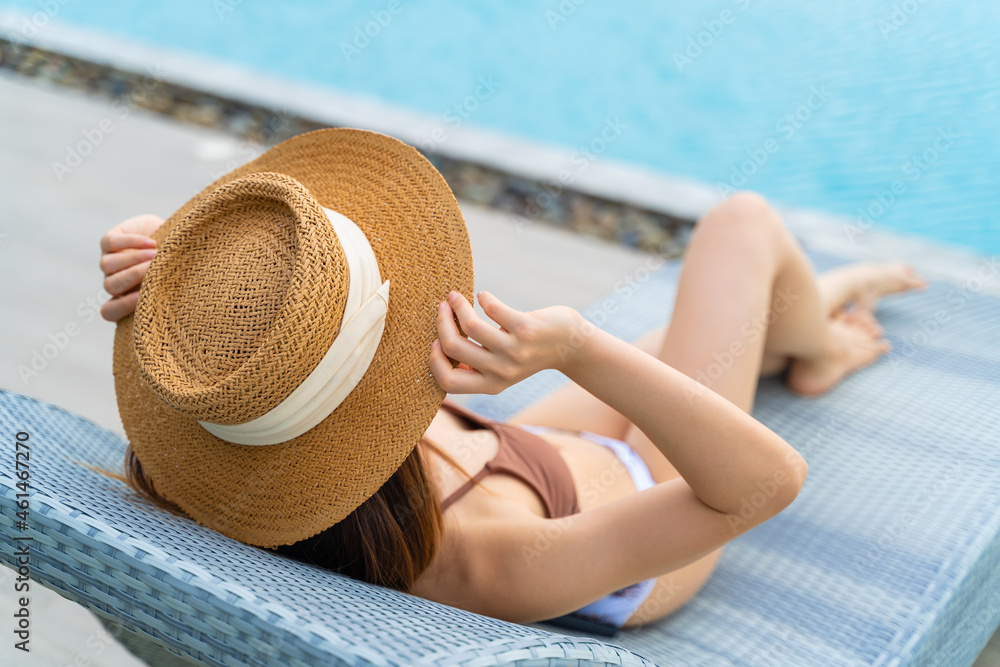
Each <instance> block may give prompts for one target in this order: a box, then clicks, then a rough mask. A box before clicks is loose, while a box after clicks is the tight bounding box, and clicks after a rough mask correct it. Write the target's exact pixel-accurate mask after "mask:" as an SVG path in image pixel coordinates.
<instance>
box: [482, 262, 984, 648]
mask: <svg viewBox="0 0 1000 667" xmlns="http://www.w3.org/2000/svg"><path fill="white" fill-rule="evenodd" d="M808 254H809V256H810V259H811V260H812V263H813V265H814V266H815V267H816V269H817V271H822V270H824V269H827V268H831V267H833V266H836V265H838V264H843V263H845V262H846V261H847V260H845V259H844V258H840V257H833V256H830V255H826V254H823V253H819V252H815V251H809V252H808ZM996 259H1000V258H996ZM980 269H981V271H980V272H979V277H980V278H981V277H983V276H986V277H987V278H986V279H987V280H992V281H993V284H994V285H995V284H997V282H1000V263H997V262H996V261H994V262H992V263H990V262H989V261H984V262H983V263H982V264H981V265H979V266H972V267H970V270H969V276H970V280H969V281H968V282H967V283H965V284H957V285H955V284H951V283H945V282H934V281H932V282H931V285H930V286H929V287H928V289H926V290H924V291H922V292H913V293H907V294H901V295H895V296H893V297H890V298H888V299H886V300H884V301H882V302H881V303H880V305H879V310H878V316H879V319H880V321H881V322H882V324H883V325H884V327H885V331H886V337H887V338H888V339H889V340H890V341H891V342H892V343H893V350H892V352H890V353H889V355H887V356H886V357H885V358H883V359H881V360H879V361H878V362H877V363H876V364H874V365H873V366H871V367H869V368H867V369H865V370H863V371H862V372H859V373H857V374H855V375H852V376H849V377H848V378H847V379H846V380H845V381H844V382H842V383H841V384H839V385H838V386H836V387H834V389H833V390H832V391H830V392H829V393H828V394H826V395H824V396H822V397H820V398H816V399H806V398H799V397H795V396H793V395H792V394H790V393H789V392H788V391H787V390H786V389H785V388H784V387H783V385H782V383H781V381H780V380H779V379H777V378H774V379H767V380H763V381H761V382H760V385H759V390H758V397H757V402H756V404H755V406H754V416H755V417H756V418H757V419H759V420H760V421H762V422H763V423H764V424H766V425H767V426H769V427H770V428H772V429H773V430H774V431H775V432H777V433H778V434H779V435H781V436H782V437H783V438H785V440H787V441H788V442H789V443H790V444H791V445H792V446H794V447H796V448H797V449H798V450H799V451H800V452H801V453H802V454H803V455H804V456H805V458H806V460H807V461H808V463H809V475H808V479H807V480H806V483H805V486H804V487H803V489H802V492H801V493H800V494H799V497H798V498H797V499H796V500H795V502H794V503H793V504H792V505H791V506H790V507H789V508H788V509H786V510H785V511H784V512H782V513H781V514H780V515H778V516H777V517H775V518H774V519H772V520H770V521H768V522H767V523H765V524H763V525H761V526H760V527H758V528H756V529H754V530H752V531H750V532H748V533H747V534H745V535H743V536H740V537H739V538H737V539H736V540H734V541H733V542H732V543H730V544H729V545H728V546H727V547H726V549H725V550H724V551H723V556H722V558H721V560H720V563H719V566H718V568H717V570H716V571H715V573H714V574H713V575H712V577H711V578H710V579H709V581H708V583H707V584H706V585H705V587H704V588H703V589H702V590H701V591H700V592H699V593H698V594H697V595H696V596H695V598H694V599H693V600H692V601H691V602H690V603H688V604H687V605H686V606H685V607H684V608H682V609H681V610H680V611H679V612H678V613H676V614H674V615H673V616H672V617H670V618H669V619H666V620H664V621H662V622H660V623H657V624H655V625H652V626H650V627H646V628H642V629H638V630H630V631H626V632H623V633H620V634H618V635H617V636H616V637H615V638H614V641H615V643H616V644H618V645H621V646H624V647H626V648H629V649H632V650H633V651H635V652H637V653H639V654H641V655H643V656H645V657H647V658H650V659H652V660H654V661H655V662H657V663H658V664H661V665H713V666H714V665H788V666H802V665H947V666H949V667H951V666H953V665H955V666H961V665H971V664H972V663H973V662H974V661H975V659H976V656H977V655H978V654H979V653H980V651H982V649H983V647H984V646H985V645H986V643H987V641H988V640H989V637H990V635H991V634H992V633H993V632H994V630H996V628H997V625H998V624H1000V299H997V298H995V297H991V296H988V295H985V294H983V293H982V284H983V283H981V282H979V281H978V280H977V279H976V278H975V277H973V276H975V275H976V272H977V271H978V270H980ZM679 270H680V266H679V264H676V263H672V264H670V265H668V266H665V267H663V268H662V269H661V270H658V271H657V272H656V273H655V274H653V275H652V276H651V277H648V278H646V277H644V276H642V275H637V276H636V277H635V278H636V280H635V281H634V282H633V284H632V288H634V287H637V288H638V289H632V288H630V287H628V286H624V287H623V288H622V289H621V290H619V292H618V293H617V294H615V295H612V297H613V299H614V306H613V307H610V308H609V307H607V306H598V304H595V306H594V307H593V308H592V309H590V310H584V311H582V312H583V313H584V315H588V314H589V315H590V316H591V318H592V321H593V322H595V323H596V324H599V325H602V328H605V329H607V330H608V331H610V332H611V333H613V334H614V335H616V336H618V337H619V338H622V339H624V340H634V339H636V338H638V337H639V336H640V335H641V334H643V333H645V332H646V331H649V330H651V329H653V328H655V327H657V326H659V325H662V324H664V323H666V322H667V321H668V320H669V314H670V311H671V309H672V305H673V300H674V294H675V290H676V280H677V276H678V275H679ZM603 302H604V301H603V300H602V301H601V303H603ZM612 311H613V313H614V314H613V315H608V316H607V320H608V321H607V322H606V323H604V314H605V313H606V312H612ZM602 323H603V324H602ZM935 324H936V326H935ZM564 382H566V379H565V377H564V376H562V375H561V374H559V373H557V372H555V371H545V372H543V373H539V374H537V375H535V376H533V377H531V378H528V379H527V380H525V381H524V382H522V383H520V384H519V385H518V386H517V387H516V391H511V390H508V391H507V392H504V393H503V394H499V395H497V396H488V395H481V396H476V397H474V398H472V399H471V400H470V401H469V402H468V403H467V404H466V405H467V406H468V407H469V408H471V409H473V410H476V411H478V412H481V413H483V414H485V415H487V416H489V417H491V418H494V419H506V418H508V417H510V416H512V415H513V414H514V413H516V412H518V411H519V410H521V409H523V408H524V407H526V406H527V405H530V404H531V403H533V402H534V401H536V400H538V399H539V398H541V397H542V396H544V395H546V394H548V393H549V392H551V391H553V390H554V389H556V388H558V387H559V386H560V385H562V384H563V383H564ZM532 625H533V626H534V627H549V626H547V625H545V624H532ZM564 632H569V631H565V630H564Z"/></svg>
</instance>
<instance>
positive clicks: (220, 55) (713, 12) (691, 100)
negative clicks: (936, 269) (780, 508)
mask: <svg viewBox="0 0 1000 667" xmlns="http://www.w3.org/2000/svg"><path fill="white" fill-rule="evenodd" d="M0 7H9V8H13V9H17V10H20V11H23V12H28V13H29V14H34V15H38V14H39V13H40V12H41V13H42V14H45V15H48V16H51V17H52V18H51V20H52V21H55V22H62V23H65V24H69V25H74V26H82V27H87V28H90V29H93V30H95V31H100V32H104V33H107V34H109V35H113V36H116V37H119V38H122V37H123V38H127V39H131V40H136V41H141V42H144V43H148V44H152V45H158V46H164V47H169V48H173V49H180V50H186V51H189V52H194V53H198V54H203V55H205V56H209V57H212V58H216V59H220V60H224V61H231V62H235V63H239V64H243V65H245V66H248V67H252V68H255V69H257V70H259V71H262V72H265V73H269V74H272V75H279V76H281V77H284V78H287V79H294V80H298V81H303V82H309V83H314V84H319V85H322V86H326V87H332V88H338V89H343V90H346V91H351V92H353V93H356V94H365V95H370V96H375V97H379V98H382V99H384V100H387V101H389V102H391V103H394V104H398V105H401V106H404V107H407V108H411V109H416V110H419V111H421V112H424V113H429V114H432V115H434V116H437V117H440V119H441V126H442V128H444V130H445V134H447V130H448V129H449V128H453V127H455V126H456V125H457V124H463V123H470V124H475V125H477V126H482V127H486V128H490V129H496V130H501V131H505V132H508V133H512V134H516V135H519V136H521V137H523V138H527V139H530V140H535V141H538V142H543V143H548V144H555V145H560V146H565V147H569V148H579V147H587V146H590V145H591V143H592V141H593V140H594V139H595V138H597V137H599V136H600V135H601V132H602V130H604V129H605V128H606V126H607V125H608V124H609V123H613V124H616V125H617V126H618V127H619V128H621V131H620V132H618V133H617V134H616V136H615V137H614V139H613V140H612V141H609V142H605V148H604V150H603V152H602V153H600V155H599V156H598V159H600V158H613V159H616V160H623V161H629V162H633V163H638V164H641V165H644V166H647V167H651V168H654V169H657V170H660V171H663V172H666V173H670V174H675V175H680V176H685V177H689V178H695V179H698V180H702V181H705V182H707V183H710V184H712V185H714V186H715V187H717V188H719V189H720V190H721V189H725V188H748V189H754V190H758V191H760V192H762V193H763V194H765V195H767V196H769V197H771V198H772V199H774V200H775V201H778V202H780V203H784V204H789V205H797V206H805V207H810V208H819V209H825V210H828V211H832V212H835V213H840V214H845V215H853V216H859V217H860V218H861V224H859V225H858V226H857V227H855V228H854V231H853V233H854V234H855V236H857V235H858V234H863V233H865V231H866V230H867V229H884V230H899V231H903V232H905V233H911V234H918V235H922V236H926V237H931V238H933V239H936V240H938V241H941V242H945V243H951V244H957V245H961V246H964V247H967V248H971V249H973V250H977V251H979V252H982V253H996V252H1000V221H998V217H997V213H996V211H997V210H998V208H1000V187H998V186H1000V136H998V131H997V130H998V127H1000V109H998V102H1000V40H998V39H997V38H996V35H997V34H998V32H1000V31H998V28H1000V3H997V2H995V0H971V1H970V2H966V3H946V2H941V1H939V0H891V1H890V0H882V1H876V0H845V1H844V2H840V3H804V2H793V1H792V0H773V1H771V2H759V1H757V0H711V1H706V2H700V3H656V2H643V3H629V4H625V3H599V2H588V1H586V0H547V1H545V2H540V3H510V2H501V1H500V0H484V1H482V2H478V3H462V2H457V1H456V0H425V1H422V2H409V1H407V0H387V1H385V2H382V1H379V2H359V1H349V2H348V1H343V0H342V1H339V2H335V3H333V2H319V1H318V0H291V1H288V2H281V3H276V2H275V3H265V2H260V1H257V2H254V1H252V0H171V2H169V3H138V2H128V3H126V2H121V1H109V2H101V3H98V2H79V1H75V0H0ZM40 29H41V30H44V27H41V28H40ZM433 141H434V140H433V139H432V138H431V137H428V138H427V142H428V143H431V144H432V143H433ZM600 144H601V142H595V145H597V146H600ZM570 166H571V165H567V167H570ZM850 233H851V232H849V231H845V234H850Z"/></svg>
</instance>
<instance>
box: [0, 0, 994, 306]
mask: <svg viewBox="0 0 1000 667" xmlns="http://www.w3.org/2000/svg"><path fill="white" fill-rule="evenodd" d="M50 18H51V17H50ZM25 21H29V22H28V23H25ZM30 27H33V24H31V22H30V19H29V17H28V15H26V14H23V13H19V12H15V11H11V10H0V71H5V70H6V71H14V72H16V73H18V74H20V75H24V76H29V77H35V78H40V79H44V80H47V81H50V82H53V83H56V84H59V85H65V86H69V87H73V88H77V89H83V90H85V91H87V92H90V93H95V94H100V95H104V96H107V97H112V98H116V99H126V95H125V94H126V93H127V96H128V101H129V103H131V104H134V105H135V106H139V107H143V108H146V109H149V110H152V111H155V112H158V113H163V114H166V115H170V116H171V117H173V118H175V119H177V120H180V121H182V122H189V123H195V124H199V125H203V126H209V127H214V128H216V129H220V130H223V131H226V132H228V133H231V134H235V135H237V136H239V137H242V138H243V139H245V140H247V141H248V142H251V143H252V144H259V145H261V146H263V147H266V146H267V145H270V144H274V143H278V142H280V141H282V140H284V139H286V138H288V137H290V136H294V135H295V134H299V133H301V132H305V131H309V130H312V129H318V128H320V127H331V126H332V127H361V128H365V129H369V130H373V131H376V132H382V133H384V134H388V135H390V136H394V137H396V138H398V139H400V140H402V141H404V142H406V143H408V144H410V145H413V146H415V147H417V148H418V149H419V150H421V152H422V153H423V154H424V155H425V156H426V157H427V158H428V159H429V160H430V161H431V163H432V164H434V166H435V167H436V168H437V169H438V170H439V171H440V172H441V173H442V175H443V176H444V177H445V179H446V181H448V184H449V186H450V187H451V188H452V190H453V192H454V193H455V196H456V197H457V198H458V199H461V200H466V201H470V202H474V203H478V204H483V205H486V206H490V207H492V208H495V209H498V210H501V211H505V212H507V213H509V214H510V215H511V217H512V219H513V220H514V221H515V223H516V224H518V225H523V224H526V222H527V223H535V222H538V223H542V224H549V225H555V226H558V227H563V228H567V229H571V230H573V231H576V232H579V233H583V234H586V235H590V236H596V237H599V238H603V239H606V240H608V241H611V242H614V243H619V244H622V245H624V246H626V247H630V248H632V249H634V250H638V251H645V252H651V253H654V254H659V255H664V256H667V257H679V256H681V255H682V253H683V248H684V246H685V244H686V240H687V236H688V234H689V233H690V229H691V226H692V225H693V224H694V222H695V221H696V220H697V219H698V217H700V216H701V215H702V214H703V213H704V212H705V211H707V210H708V209H709V208H711V207H712V206H714V205H715V204H717V203H718V202H720V201H722V199H723V195H722V194H721V193H719V192H718V191H717V190H716V189H715V188H713V187H711V186H709V185H707V184H705V183H701V182H698V181H695V180H690V179H684V178H679V177H676V176H672V175H669V174H665V173H662V172H658V171H655V170H651V169H648V168H645V167H641V166H638V165H635V164H630V163H625V162H620V161H616V160H611V159H607V158H603V157H600V155H599V154H595V153H596V150H595V151H594V152H593V153H591V154H590V155H587V154H585V153H584V154H581V152H580V151H577V150H572V149H567V148H564V147H559V146H554V145H546V144H542V143H539V142H529V141H526V140H523V139H520V138H518V137H514V136H511V135H508V134H504V133H501V132H497V131H493V130H487V129H484V128H480V127H474V126H472V125H471V124H468V123H464V124H459V125H458V127H454V126H452V124H450V123H448V124H446V123H445V122H444V120H443V119H442V118H435V117H433V116H432V115H429V114H424V113H420V112H416V111H411V110H407V109H402V108H400V107H397V106H394V105H391V104H388V103H386V102H383V101H381V100H378V99H375V98H370V97H365V96H361V95H356V94H350V93H345V92H342V91H337V90H333V89H329V88H320V87H318V86H314V85H309V84H303V83H297V82H291V81H286V80H282V79H279V78H277V77H274V76H270V75H264V74H260V73H258V72H255V71H252V70H250V69H248V68H244V67H241V66H237V65H231V64H226V63H221V62H218V61H215V60H211V59H208V58H202V57H197V56H192V55H188V54H185V53H179V52H175V51H172V50H168V49H162V48H153V47H147V46H142V45H138V44H135V43H131V42H127V41H125V40H121V39H118V38H111V37H107V36H104V35H98V34H96V33H95V32H93V31H91V30H87V29H81V28H75V27H69V26H65V25H59V24H58V23H56V22H52V21H49V20H48V19H46V24H45V25H44V26H42V27H41V28H38V29H36V30H35V31H34V34H32V35H31V36H30V38H29V37H28V36H27V33H28V32H30V31H29V30H27V28H30ZM139 93H143V95H142V99H141V100H140V99H137V98H138V96H139ZM607 122H608V123H613V122H614V119H608V120H607ZM435 133H436V134H435ZM442 134H444V135H445V139H444V140H443V141H438V140H436V139H435V137H436V136H441V135H442ZM597 138H599V135H598V136H597V137H595V139H597ZM581 165H582V167H581ZM234 166H235V165H234ZM773 203H774V204H775V206H776V208H778V210H779V211H780V212H781V214H782V215H783V216H784V218H785V220H786V223H787V225H788V227H789V229H790V230H791V231H792V233H793V234H794V235H795V236H796V237H797V238H798V239H799V240H800V241H801V243H802V244H803V245H804V246H806V247H810V248H816V249H819V250H822V251H825V252H827V253H830V254H834V255H838V256H843V257H845V258H853V259H871V260H888V259H898V260H902V261H906V262H908V263H910V264H911V265H913V266H914V268H916V270H917V271H918V272H920V273H922V274H923V275H925V276H926V277H927V278H929V279H932V280H933V279H938V280H945V281H948V282H950V283H952V284H955V285H958V286H960V287H962V288H964V289H966V290H969V291H972V292H979V291H982V292H985V293H991V294H994V295H997V296H1000V256H998V255H992V256H985V255H979V254H976V253H974V252H971V251H966V250H964V249H962V248H959V247H956V246H948V245H943V244H940V243H934V242H931V241H927V240H924V239H922V238H919V237H913V236H907V235H903V234H899V233H896V232H890V231H886V230H884V229H880V228H879V227H878V224H877V222H872V221H870V220H865V221H862V220H860V219H858V218H853V217H850V216H840V215H836V214H831V213H827V212H822V211H817V210H809V209H803V208H799V207H787V206H782V205H781V204H780V203H777V202H773Z"/></svg>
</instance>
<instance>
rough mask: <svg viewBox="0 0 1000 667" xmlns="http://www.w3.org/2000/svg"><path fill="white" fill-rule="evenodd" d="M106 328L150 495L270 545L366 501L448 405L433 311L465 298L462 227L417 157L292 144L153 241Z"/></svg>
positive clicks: (333, 142) (434, 176)
mask: <svg viewBox="0 0 1000 667" xmlns="http://www.w3.org/2000/svg"><path fill="white" fill-rule="evenodd" d="M153 238H154V239H156V241H157V244H158V252H157V254H156V257H155V258H154V259H153V261H152V263H151V265H150V267H149V271H148V273H147V274H146V277H145V278H144V279H143V282H142V284H141V288H140V293H139V302H138V305H137V307H136V311H135V313H134V314H133V315H130V316H128V317H126V318H124V319H122V320H121V321H120V322H119V323H118V328H117V330H116V332H115V345H114V375H115V391H116V393H117V396H118V408H119V412H120V413H121V417H122V423H123V425H124V428H125V433H126V435H127V436H128V438H129V440H130V441H131V444H132V448H133V450H134V451H135V454H136V456H137V457H138V459H139V461H140V462H141V463H142V466H143V468H144V469H145V471H146V472H147V474H148V475H149V476H150V478H151V479H152V480H153V483H154V484H155V485H156V488H157V490H158V491H159V492H160V493H162V494H163V495H165V496H166V497H167V498H168V499H169V500H171V501H173V502H174V503H176V504H177V505H179V506H180V507H181V508H182V509H183V510H184V511H185V512H186V513H187V514H188V515H189V516H191V517H192V518H194V519H195V520H197V521H198V522H200V523H202V524H204V525H206V526H208V527H209V528H212V529H214V530H217V531H219V532H220V533H223V534H225V535H228V536H229V537H232V538H234V539H237V540H240V541H242V542H245V543H248V544H253V545H257V546H263V547H275V546H278V545H282V544H291V543H293V542H296V541H299V540H302V539H305V538H307V537H311V536H312V535H315V534H316V533H319V532H320V531H322V530H324V529H326V528H328V527H330V526H331V525H333V524H335V523H337V522H338V521H340V520H341V519H343V518H344V517H345V516H347V515H348V514H350V513H351V512H352V511H354V509H355V508H357V507H358V506H359V505H360V504H361V503H362V502H364V501H365V500H366V499H367V498H369V497H370V496H371V495H372V494H374V493H375V492H376V491H377V490H378V489H379V487H381V486H382V484H383V483H385V481H386V480H387V479H388V478H389V477H390V476H391V475H392V473H393V472H395V471H396V470H397V469H398V468H399V466H400V465H401V464H402V462H403V461H404V459H405V458H406V457H407V456H408V455H409V454H410V452H411V451H412V450H413V449H414V447H416V445H417V443H418V441H419V439H420V437H421V435H423V433H424V431H425V430H426V429H427V427H428V426H429V425H430V423H431V420H433V418H434V415H435V414H436V412H437V410H438V408H439V407H440V405H441V403H442V401H443V400H444V398H445V392H444V391H443V390H442V389H441V388H440V387H439V386H438V384H437V382H436V381H435V380H434V376H433V375H432V374H431V371H430V365H429V361H428V357H429V354H430V347H431V343H432V342H433V340H434V339H435V338H436V337H437V328H436V325H435V319H436V312H437V304H438V303H440V302H441V301H443V300H444V299H445V298H446V297H447V295H448V292H449V291H450V290H455V291H457V292H459V293H460V294H463V295H464V296H465V297H466V298H467V299H469V301H470V302H471V301H472V290H473V268H472V251H471V248H470V245H469V237H468V232H467V230H466V227H465V222H464V220H463V218H462V214H461V211H460V210H459V207H458V202H457V201H455V197H454V195H453V194H452V193H451V190H450V189H449V188H448V185H447V183H445V180H444V178H443V177H442V176H441V174H440V173H438V171H437V170H436V169H434V167H433V166H432V165H431V164H430V163H429V162H428V161H427V160H426V159H425V158H424V157H423V156H422V155H421V154H420V153H419V152H417V150H416V149H414V148H412V147H410V146H408V145H406V144H404V143H403V142H401V141H399V140H397V139H394V138H392V137H389V136H386V135H383V134H378V133H375V132H368V131H364V130H357V129H325V130H317V131H315V132H308V133H305V134H301V135H299V136H296V137H293V138H291V139H288V140H287V141H285V142H283V143H281V144H279V145H278V146H275V147H273V148H271V149H270V150H268V151H267V152H266V153H264V154H263V155H261V156H260V157H258V158H257V159H255V160H253V161H252V162H250V163H248V164H246V165H244V166H242V167H239V168H238V169H236V170H234V171H232V172H230V173H229V174H227V175H225V176H223V177H222V178H220V179H219V180H217V181H216V182H215V183H212V184H211V185H210V186H208V187H207V188H205V190H203V191H202V192H201V193H200V194H198V195H197V196H195V197H194V198H193V199H192V200H191V201H189V202H187V203H186V204H185V205H184V206H182V207H181V208H180V210H178V211H177V212H176V213H174V214H173V215H171V216H170V218H168V219H167V221H166V222H165V223H164V224H163V226H162V227H161V228H160V229H159V230H158V231H157V232H156V233H155V234H154V235H153Z"/></svg>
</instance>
